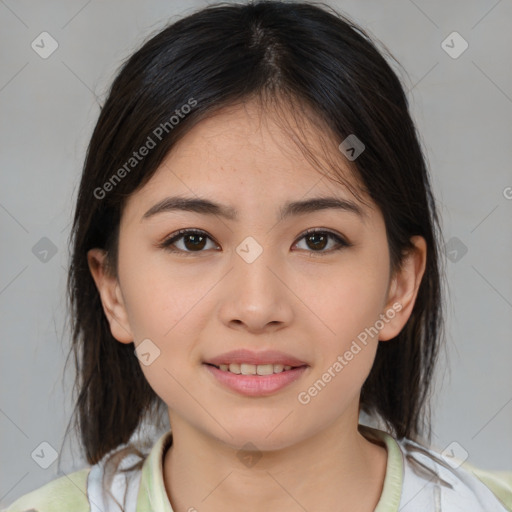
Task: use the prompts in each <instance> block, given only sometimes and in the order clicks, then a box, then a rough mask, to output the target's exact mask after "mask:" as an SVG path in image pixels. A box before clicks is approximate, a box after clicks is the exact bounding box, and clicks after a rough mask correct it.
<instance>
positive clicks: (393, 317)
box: [379, 236, 427, 341]
mask: <svg viewBox="0 0 512 512" xmlns="http://www.w3.org/2000/svg"><path fill="white" fill-rule="evenodd" d="M411 242H412V243H413V244H414V248H413V249H411V250H410V251H409V252H408V254H407V255H406V256H405V259H404V261H403V265H402V268H401V269H400V270H399V271H397V273H396V274H395V275H394V276H393V278H392V282H391V284H390V286H389V295H388V298H387V299H388V300H387V302H386V307H385V310H384V312H383V314H384V315H385V316H387V318H388V321H387V323H385V325H384V327H383V328H382V330H381V331H380V333H379V341H387V340H390V339H392V338H394V337H396V336H398V334H399V333H400V331H401V330H402V329H403V327H404V325H405V324H406V323H407V320H408V319H409V317H410V316H411V313H412V310H413V308H414V304H415V302H416V297H417V296H418V290H419V287H420V284H421V281H422V278H423V275H424V273H425V267H426V261H427V244H426V242H425V239H424V238H423V237H422V236H413V237H411Z"/></svg>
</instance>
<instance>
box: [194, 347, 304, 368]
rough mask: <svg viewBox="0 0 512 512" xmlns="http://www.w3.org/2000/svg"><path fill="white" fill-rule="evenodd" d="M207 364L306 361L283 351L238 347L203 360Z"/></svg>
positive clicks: (289, 363) (288, 363) (297, 363)
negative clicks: (259, 350) (255, 350)
mask: <svg viewBox="0 0 512 512" xmlns="http://www.w3.org/2000/svg"><path fill="white" fill-rule="evenodd" d="M204 362H205V363H208V364H213V365H215V366H219V365H221V364H231V363H238V364H242V363H247V364H255V365H258V364H282V365H285V366H305V365H307V363H305V362H304V361H301V360H300V359H297V358H296V357H293V356H291V355H289V354H285V353H284V352H279V351H277V350H265V351H263V352H252V351H251V350H245V349H238V350H232V351H231V352H225V353H224V354H220V355H218V356H216V357H212V358H209V359H208V360H206V361H204Z"/></svg>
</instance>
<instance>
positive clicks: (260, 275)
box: [234, 235, 276, 291]
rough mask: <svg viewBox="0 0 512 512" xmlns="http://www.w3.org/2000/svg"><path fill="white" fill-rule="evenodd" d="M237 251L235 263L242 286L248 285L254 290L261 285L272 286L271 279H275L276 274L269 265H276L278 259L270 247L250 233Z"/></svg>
mask: <svg viewBox="0 0 512 512" xmlns="http://www.w3.org/2000/svg"><path fill="white" fill-rule="evenodd" d="M235 253H236V254H235V258H234V265H235V268H236V274H237V276H239V277H240V279H241V281H242V282H240V283H239V284H240V286H244V287H245V286H247V285H248V286H249V288H250V289H252V290H253V291H256V289H257V288H258V287H259V286H262V287H266V288H268V287H269V286H271V283H269V281H272V280H275V276H274V275H273V273H272V272H271V271H270V269H269V267H270V268H272V266H275V264H276V261H275V258H273V256H272V254H271V253H272V251H271V250H270V249H269V247H265V246H264V245H263V243H260V242H259V241H258V240H257V239H256V238H255V237H254V236H251V235H249V236H247V237H246V238H244V239H243V240H242V242H240V243H239V244H238V246H237V247H236V248H235ZM254 287H256V289H255V288H254ZM268 291H270V290H268Z"/></svg>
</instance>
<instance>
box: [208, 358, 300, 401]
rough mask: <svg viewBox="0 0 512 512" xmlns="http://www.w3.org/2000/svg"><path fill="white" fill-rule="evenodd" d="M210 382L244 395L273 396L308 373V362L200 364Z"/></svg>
mask: <svg viewBox="0 0 512 512" xmlns="http://www.w3.org/2000/svg"><path fill="white" fill-rule="evenodd" d="M203 367H204V368H205V369H206V370H207V372H208V373H209V374H210V376H211V377H212V378H213V379H214V380H213V382H216V383H218V384H220V385H221V386H222V387H223V388H227V389H230V390H231V391H234V392H236V393H237V394H239V395H244V396H247V397H265V396H270V395H273V394H274V393H277V392H279V391H281V390H283V389H285V388H286V387H288V386H290V385H291V384H292V383H293V382H295V381H297V380H298V379H300V378H301V377H303V376H304V375H305V374H306V373H308V369H309V365H308V364H303V365H300V366H291V365H283V364H258V365H254V364H245V363H230V364H229V365H228V364H219V365H215V364H213V363H203Z"/></svg>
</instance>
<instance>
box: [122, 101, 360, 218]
mask: <svg viewBox="0 0 512 512" xmlns="http://www.w3.org/2000/svg"><path fill="white" fill-rule="evenodd" d="M284 116H286V119H284ZM299 122H302V124H300V125H299ZM333 139H334V138H333V137H328V136H327V137H326V136H325V132H324V133H323V134H319V130H318V126H315V124H314V123H311V122H310V120H309V119H307V118H305V117H302V118H300V119H298V118H297V116H294V115H290V112H289V111H286V110H285V109H283V110H280V111H279V112H277V111H276V112H272V111H265V112H263V111H262V110H261V109H260V108H259V106H258V105H257V104H256V103H255V102H250V103H245V104H242V105H236V106H231V107H228V108H225V109H222V110H221V111H220V112H217V113H216V114H214V115H213V116H212V117H209V118H207V119H204V120H202V121H200V122H199V123H198V124H197V125H196V126H194V127H193V128H192V129H191V130H190V131H189V132H188V133H187V134H186V135H185V136H184V137H183V138H182V139H180V140H179V141H178V143H177V144H176V145H175V146H174V147H173V148H172V150H171V151H170V152H169V153H168V154H167V156H166V157H165V158H164V160H163V161H162V162H161V164H160V166H159V168H158V169H157V170H156V172H155V174H154V175H153V176H152V177H151V179H150V180H149V181H148V183H147V184H146V185H145V186H144V187H143V188H142V189H140V190H139V191H137V192H135V193H134V194H132V196H131V197H130V198H129V199H128V201H127V204H126V209H125V210H126V213H129V212H132V213H138V214H141V210H142V209H143V208H146V207H147V206H148V205H149V204H150V203H151V204H153V203H154V202H155V201H157V200H159V199H162V198H164V197H165V196H167V195H176V194H186V195H187V196H194V195H196V196H200V197H211V198H215V199H216V200H218V201H220V202H223V203H225V204H232V205H234V206H235V208H236V209H237V210H238V209H241V210H243V206H244V205H248V206H251V205H252V206H254V207H257V206H258V202H259V203H260V204H262V201H264V202H265V204H270V203H273V204H275V203H279V204H281V203H283V202H284V201H285V200H291V199H295V200H296V199H299V198H304V197H306V196H308V195H315V196H318V195H324V196H325V195H329V196H333V195H335V196H338V197H344V198H347V199H348V198H349V197H351V198H352V199H353V195H352V193H351V192H350V190H348V189H347V187H346V186H345V185H343V184H342V183H340V182H339V178H338V177H337V176H336V175H335V173H334V171H333V170H332V167H331V166H332V164H333V163H334V165H335V166H336V169H337V170H338V173H339V174H341V175H342V177H343V179H344V180H346V181H347V182H348V183H349V184H350V185H351V186H352V187H354V188H355V189H357V190H358V191H360V190H361V184H360V183H359V181H358V179H357V175H356V174H355V173H354V170H353V168H352V167H350V166H349V163H348V161H347V160H346V159H345V158H344V157H343V155H342V154H341V153H340V151H339V150H338V147H337V142H336V140H333ZM301 142H304V143H305V144H306V146H307V149H309V150H310V151H311V152H312V153H313V156H314V160H315V162H312V161H311V158H310V157H309V158H308V156H307V152H306V153H304V151H303V150H301V147H300V144H301ZM329 162H331V164H330V165H329ZM360 193H361V192H360ZM253 203H254V204H253ZM238 206H239V207H240V208H238ZM144 211H146V210H144ZM142 213H143V212H142ZM139 217H140V215H139Z"/></svg>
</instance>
